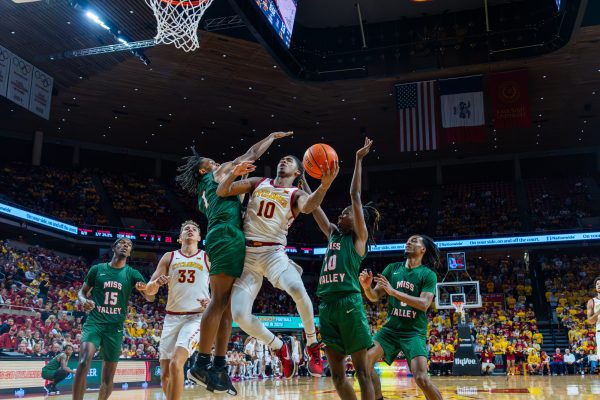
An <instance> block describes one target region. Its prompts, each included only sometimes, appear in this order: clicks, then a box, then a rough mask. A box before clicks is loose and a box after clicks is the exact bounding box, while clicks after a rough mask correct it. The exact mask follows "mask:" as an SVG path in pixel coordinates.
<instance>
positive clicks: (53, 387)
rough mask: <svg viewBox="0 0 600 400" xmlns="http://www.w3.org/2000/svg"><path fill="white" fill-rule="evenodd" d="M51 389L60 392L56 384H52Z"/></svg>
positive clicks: (56, 392)
mask: <svg viewBox="0 0 600 400" xmlns="http://www.w3.org/2000/svg"><path fill="white" fill-rule="evenodd" d="M51 386H52V391H53V392H54V394H60V390H58V388H57V387H56V384H54V383H53V384H52V385H51Z"/></svg>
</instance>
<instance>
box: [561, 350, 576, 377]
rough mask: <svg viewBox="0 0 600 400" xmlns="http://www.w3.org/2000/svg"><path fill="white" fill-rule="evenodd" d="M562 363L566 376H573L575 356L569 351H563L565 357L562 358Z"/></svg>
mask: <svg viewBox="0 0 600 400" xmlns="http://www.w3.org/2000/svg"><path fill="white" fill-rule="evenodd" d="M563 361H564V363H565V373H566V374H574V373H575V354H573V353H571V350H570V349H566V350H565V355H564V357H563Z"/></svg>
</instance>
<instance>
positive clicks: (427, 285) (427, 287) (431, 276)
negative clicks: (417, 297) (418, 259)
mask: <svg viewBox="0 0 600 400" xmlns="http://www.w3.org/2000/svg"><path fill="white" fill-rule="evenodd" d="M436 285H437V276H436V274H435V272H433V271H429V273H428V274H427V276H425V279H423V288H422V289H421V293H423V292H429V293H434V294H435V287H436Z"/></svg>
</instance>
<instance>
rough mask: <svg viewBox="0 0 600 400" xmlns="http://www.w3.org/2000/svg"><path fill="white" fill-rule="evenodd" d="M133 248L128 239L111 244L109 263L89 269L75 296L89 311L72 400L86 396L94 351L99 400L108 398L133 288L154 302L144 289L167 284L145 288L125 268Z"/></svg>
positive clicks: (136, 274) (137, 274) (136, 273)
mask: <svg viewBox="0 0 600 400" xmlns="http://www.w3.org/2000/svg"><path fill="white" fill-rule="evenodd" d="M132 248H133V244H132V243H131V240H129V239H126V238H121V239H117V240H116V241H115V242H114V243H113V245H112V250H113V257H112V259H111V260H110V262H107V263H102V264H96V265H94V266H93V267H92V268H90V270H89V271H88V274H87V276H86V277H85V281H84V283H83V286H82V287H81V289H80V290H79V293H78V294H77V295H78V298H79V301H80V302H81V304H82V305H83V309H84V310H85V311H89V315H88V317H87V320H86V321H85V324H84V325H83V334H82V335H81V350H80V355H79V364H78V365H77V372H76V374H75V378H74V379H73V400H81V399H83V396H84V395H85V389H86V382H85V378H86V377H87V374H88V371H89V370H90V364H91V362H92V358H93V357H94V353H96V350H100V356H101V357H102V360H103V362H102V375H101V376H102V383H101V385H100V392H99V393H98V399H99V400H106V399H108V397H109V396H110V394H111V392H112V389H113V378H114V376H115V372H116V370H117V364H118V362H119V356H120V355H121V344H122V343H123V323H124V322H125V317H126V315H127V303H128V302H129V297H130V296H131V291H132V290H133V288H134V286H135V288H136V289H137V290H138V291H139V292H140V293H142V295H144V297H145V298H146V300H148V301H153V300H154V297H153V296H149V295H147V294H146V293H145V291H146V289H152V288H153V287H154V286H155V285H161V284H165V283H166V281H164V279H163V281H162V282H151V283H149V284H148V285H146V280H145V279H144V277H143V276H142V274H140V272H139V271H137V270H135V269H133V268H132V267H130V266H129V265H127V258H128V257H129V256H130V255H131V250H132Z"/></svg>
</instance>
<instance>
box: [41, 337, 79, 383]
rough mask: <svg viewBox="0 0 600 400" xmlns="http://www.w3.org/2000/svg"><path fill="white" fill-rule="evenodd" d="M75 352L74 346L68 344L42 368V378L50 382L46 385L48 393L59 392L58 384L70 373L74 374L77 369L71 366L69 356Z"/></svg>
mask: <svg viewBox="0 0 600 400" xmlns="http://www.w3.org/2000/svg"><path fill="white" fill-rule="evenodd" d="M72 354H73V346H71V345H70V344H67V345H66V346H65V349H64V350H63V351H62V352H61V353H60V354H57V355H56V357H54V358H53V359H52V360H50V361H48V364H46V365H45V366H44V368H42V378H44V379H46V380H47V381H49V382H48V384H47V385H46V386H44V388H45V389H46V392H48V394H51V393H55V394H59V392H58V389H57V388H56V385H57V384H58V383H60V382H62V381H63V380H64V379H65V378H66V377H67V376H69V374H74V373H75V371H74V370H72V369H71V368H69V365H68V363H69V358H71V355H72Z"/></svg>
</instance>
